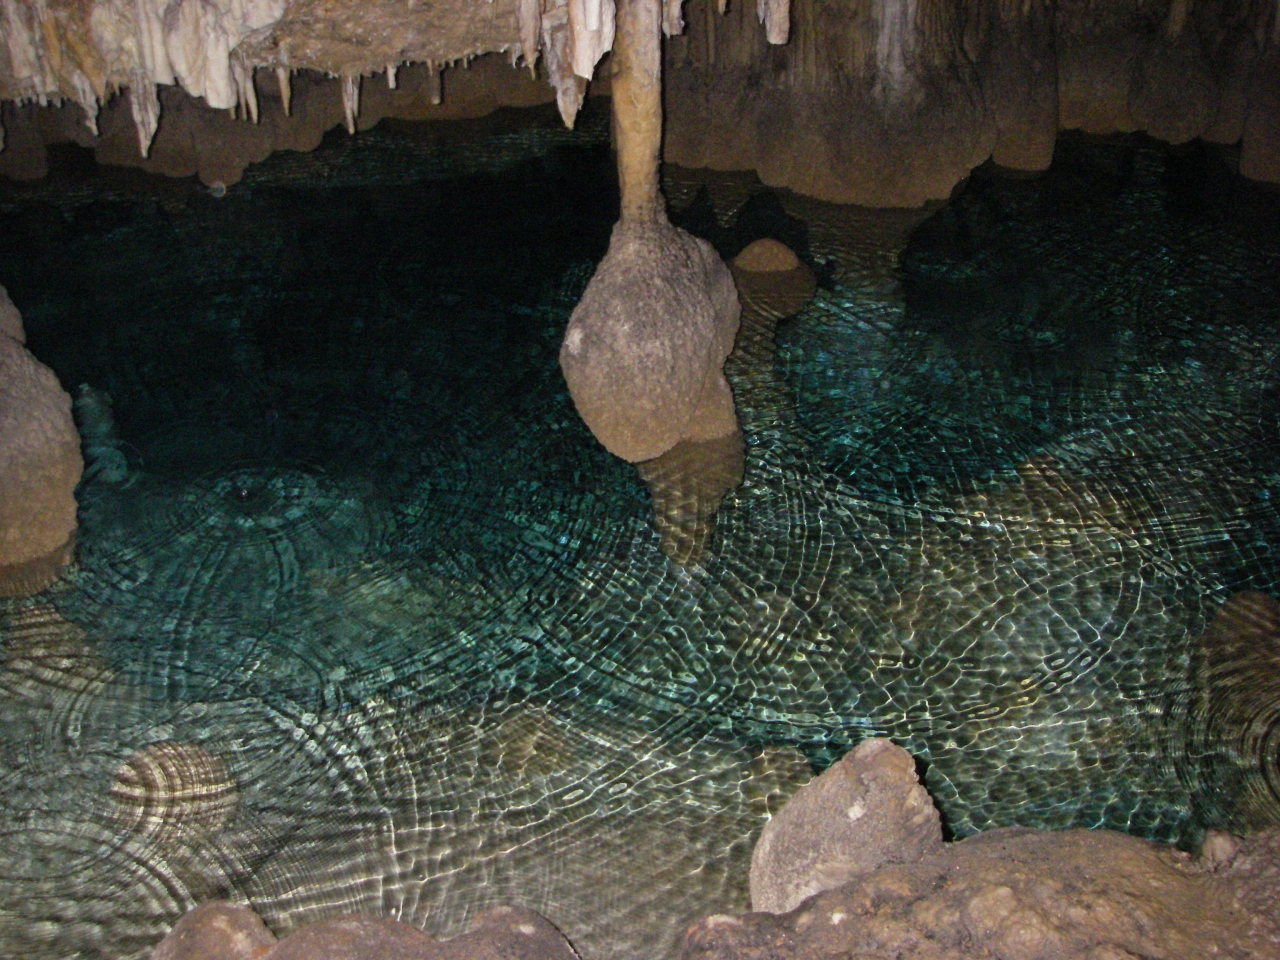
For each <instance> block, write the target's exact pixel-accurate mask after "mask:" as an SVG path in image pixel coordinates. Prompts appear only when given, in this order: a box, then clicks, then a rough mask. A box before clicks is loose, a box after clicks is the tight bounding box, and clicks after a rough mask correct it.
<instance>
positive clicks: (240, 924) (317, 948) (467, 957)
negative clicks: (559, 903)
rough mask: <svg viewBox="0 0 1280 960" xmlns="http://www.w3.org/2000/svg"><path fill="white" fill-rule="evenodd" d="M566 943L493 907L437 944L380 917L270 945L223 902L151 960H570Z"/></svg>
mask: <svg viewBox="0 0 1280 960" xmlns="http://www.w3.org/2000/svg"><path fill="white" fill-rule="evenodd" d="M577 956H578V955H577V954H576V953H575V952H574V950H573V947H571V946H570V945H569V941H567V940H566V939H565V938H564V935H563V934H561V933H560V931H559V930H557V929H556V928H555V927H554V926H552V925H551V924H550V923H549V922H548V921H547V920H545V919H543V918H542V917H540V916H538V914H536V913H533V912H532V911H529V910H521V909H517V908H514V907H497V908H495V909H493V910H487V911H485V912H484V913H482V914H480V916H479V917H477V918H476V922H475V923H474V924H473V925H472V928H471V930H470V932H468V933H465V934H463V935H462V936H460V937H455V938H454V939H452V940H445V941H439V940H435V939H433V938H432V937H429V936H427V935H426V934H425V933H423V932H422V931H420V930H418V929H417V928H415V927H411V926H409V925H408V924H407V923H401V922H400V921H398V920H392V919H390V918H384V917H371V916H360V915H357V914H349V915H347V916H342V917H334V918H333V919H330V920H320V921H317V922H316V923H312V924H308V925H307V926H305V927H302V928H301V929H300V930H296V931H294V932H293V933H291V934H290V935H289V936H287V937H285V938H284V939H283V940H279V941H277V940H276V938H275V937H274V936H273V935H272V934H271V931H269V930H268V929H267V928H266V925H265V924H263V922H262V920H261V919H260V918H259V917H258V915H257V914H256V913H254V912H253V911H252V910H250V909H249V908H248V907H245V906H241V905H240V904H236V903H230V902H227V901H214V902H212V903H205V904H201V905H200V906H198V907H196V908H195V909H194V910H191V911H190V912H189V913H187V914H186V915H184V916H183V917H182V919H180V920H179V921H178V922H177V923H176V924H175V925H174V927H173V929H172V930H170V931H169V933H168V935H167V936H166V937H165V938H164V939H163V940H161V941H160V943H159V945H158V946H157V947H156V948H155V950H154V951H153V952H152V954H151V960H215V958H216V960H577Z"/></svg>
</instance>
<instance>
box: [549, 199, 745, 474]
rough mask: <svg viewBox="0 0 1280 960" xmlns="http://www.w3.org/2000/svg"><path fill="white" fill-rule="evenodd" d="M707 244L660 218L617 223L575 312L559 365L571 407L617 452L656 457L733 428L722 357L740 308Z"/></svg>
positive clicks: (623, 455) (630, 456)
mask: <svg viewBox="0 0 1280 960" xmlns="http://www.w3.org/2000/svg"><path fill="white" fill-rule="evenodd" d="M740 312H741V311H740V308H739V306H738V296H737V293H736V292H735V290H734V286H733V278H732V276H731V275H730V273H729V270H728V269H727V268H726V267H725V265H724V263H723V262H722V261H721V260H720V257H719V256H718V255H717V254H716V252H715V251H714V250H713V249H712V247H711V245H710V244H708V243H706V242H705V241H703V240H699V239H697V238H695V237H693V236H691V235H689V234H687V233H685V232H684V231H683V230H680V229H678V228H676V227H673V226H671V225H670V224H669V223H667V222H666V221H665V220H664V219H655V220H648V221H645V220H635V219H632V220H627V219H624V220H621V221H619V222H618V224H617V225H616V226H615V227H614V230H613V237H612V239H611V241H610V244H609V252H608V253H607V254H606V255H605V258H604V260H602V261H601V263H600V266H599V267H598V268H597V270H596V273H595V276H593V277H592V279H591V283H590V285H589V286H588V287H587V289H586V292H585V293H584V294H583V295H582V300H581V301H580V302H579V304H578V306H577V307H576V308H575V309H574V311H573V315H572V316H571V317H570V319H569V327H568V330H567V331H566V333H565V339H564V344H563V345H562V346H561V348H560V366H561V369H562V370H563V371H564V376H565V380H566V381H567V382H568V384H569V392H570V394H571V395H572V396H573V401H574V404H575V405H576V406H577V408H578V413H579V415H581V417H582V419H583V420H584V421H585V422H586V424H587V426H588V427H590V428H591V432H592V433H594V434H595V435H596V438H597V439H598V440H599V441H600V442H601V443H602V444H604V446H605V447H606V448H607V449H608V450H609V451H610V452H611V453H613V454H615V455H616V456H619V457H621V458H622V459H624V460H628V461H630V462H632V463H637V462H639V461H642V460H651V459H653V458H655V457H658V456H661V455H662V454H664V453H666V452H667V451H668V450H670V449H671V448H672V447H674V446H675V445H676V444H677V443H678V442H680V441H681V440H713V439H717V438H720V437H725V436H728V435H730V434H732V433H734V432H735V431H736V430H737V429H738V421H737V416H736V414H735V412H734V407H733V394H732V392H731V391H730V389H729V384H728V381H726V380H725V378H724V372H723V371H724V361H725V358H726V357H727V356H728V355H729V351H730V350H732V349H733V341H734V337H735V336H736V335H737V332H738V320H739V315H740Z"/></svg>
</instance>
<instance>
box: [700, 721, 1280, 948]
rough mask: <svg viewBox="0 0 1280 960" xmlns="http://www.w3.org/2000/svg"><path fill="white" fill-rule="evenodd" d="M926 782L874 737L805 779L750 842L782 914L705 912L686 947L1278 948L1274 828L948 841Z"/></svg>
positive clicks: (759, 901) (1279, 850)
mask: <svg viewBox="0 0 1280 960" xmlns="http://www.w3.org/2000/svg"><path fill="white" fill-rule="evenodd" d="M923 794H924V791H923V789H922V788H921V787H920V785H919V783H918V782H917V780H916V776H915V770H914V763H913V761H912V759H911V757H910V756H909V755H908V754H907V753H906V752H905V751H903V750H901V749H900V748H898V747H896V746H894V745H892V744H891V743H889V742H888V741H884V740H869V741H865V742H864V743H863V744H862V745H860V746H859V747H858V748H857V749H856V750H855V751H854V752H853V753H851V754H850V755H848V756H846V757H845V758H844V760H842V761H841V762H840V763H838V764H837V765H836V766H835V767H833V768H831V770H828V771H827V773H825V774H823V775H822V776H821V777H819V778H817V779H816V780H814V781H812V782H810V783H809V784H808V785H806V786H804V787H802V788H801V789H800V791H799V792H798V793H797V794H796V795H795V796H794V797H793V798H792V800H791V801H790V802H789V803H788V805H787V806H786V807H784V808H783V810H782V812H781V814H779V816H778V817H777V818H775V820H773V821H771V822H770V824H769V825H768V826H767V827H766V829H765V833H764V835H763V836H762V837H761V840H760V843H759V844H758V845H757V847H756V852H755V856H754V857H753V859H752V875H751V881H752V903H753V906H755V907H756V908H757V910H759V909H760V908H761V906H762V905H763V904H764V903H768V904H769V905H770V906H772V907H775V908H777V909H779V910H786V911H789V912H781V913H764V912H759V913H751V914H747V915H746V916H743V917H730V916H711V917H707V918H705V919H703V920H701V921H700V922H699V923H697V924H695V925H694V926H692V927H690V928H689V930H688V931H687V932H686V934H685V938H684V941H683V943H682V946H681V956H682V957H683V958H685V960H692V958H695V957H697V958H724V960H729V958H733V960H742V958H748V957H749V958H759V960H764V958H766V957H767V958H770V960H782V958H792V957H794V958H812V957H819V956H846V957H857V958H859V960H864V958H865V960H888V958H895V960H911V958H920V960H924V958H929V960H972V958H979V957H983V958H985V957H990V958H999V960H1136V958H1138V957H1161V958H1166V960H1201V958H1203V957H1207V956H1223V957H1240V958H1257V960H1263V958H1274V957H1277V956H1280V948H1278V947H1277V943H1280V909H1278V907H1280V886H1277V880H1278V879H1280V830H1275V829H1272V830H1268V831H1264V832H1262V833H1259V834H1256V835H1254V836H1251V837H1249V838H1247V839H1245V840H1240V839H1239V838H1236V837H1232V836H1230V835H1229V834H1222V833H1210V835H1209V837H1208V838H1207V839H1206V840H1205V843H1204V844H1203V846H1202V849H1201V852H1200V856H1199V857H1198V858H1192V857H1191V856H1190V855H1189V854H1186V853H1184V852H1182V851H1179V850H1176V849H1173V848H1168V847H1162V846H1160V845H1158V844H1154V843H1150V842H1148V841H1145V840H1139V839H1136V838H1134V837H1130V836H1126V835H1124V834H1120V833H1114V832H1111V831H1104V830H1097V831H1090V830H1070V831H1066V832H1062V833H1055V832H1050V831H1036V830H1027V829H1022V828H1009V829H1001V830H992V831H990V832H989V833H985V834H980V835H977V836H974V837H970V838H969V839H967V840H963V841H960V842H958V843H943V842H941V835H940V831H939V824H938V819H937V813H936V811H934V810H933V808H932V806H931V805H930V804H929V801H928V797H927V795H924V796H922V795H923ZM806 841H807V846H806ZM820 891H821V892H820ZM806 894H812V895H809V896H808V897H807V899H803V900H802V902H798V901H797V898H798V897H803V896H805V895H806Z"/></svg>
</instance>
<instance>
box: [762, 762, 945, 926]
mask: <svg viewBox="0 0 1280 960" xmlns="http://www.w3.org/2000/svg"><path fill="white" fill-rule="evenodd" d="M941 844H942V823H941V820H940V819H939V817H938V811H937V810H936V809H935V808H934V806H933V803H932V802H931V801H930V799H929V794H928V793H927V792H926V791H925V789H924V787H922V786H921V785H920V782H919V780H918V778H917V777H916V769H915V761H914V760H912V758H911V755H910V754H909V753H907V752H906V751H905V750H903V749H902V748H901V747H898V746H895V745H894V744H892V743H890V742H889V741H888V740H879V739H873V740H865V741H863V742H862V743H861V744H859V745H858V747H857V748H856V749H855V750H853V751H852V752H851V753H849V754H847V755H846V756H845V757H844V758H843V759H842V760H841V761H840V762H839V763H836V764H834V765H833V766H832V767H831V768H830V769H828V770H827V771H826V772H825V773H823V774H822V775H821V776H820V777H817V778H816V779H814V780H812V781H810V782H809V783H808V784H806V785H805V786H804V787H802V788H801V789H800V791H799V792H798V793H796V795H795V796H794V797H792V799H791V801H790V802H789V803H788V804H787V805H786V806H785V807H783V809H782V811H781V812H780V813H779V814H778V815H777V816H776V817H774V818H773V819H772V820H770V821H769V822H768V823H767V824H766V825H765V828H764V831H763V832H762V833H761V835H760V840H759V841H758V842H757V843H756V847H755V851H754V852H753V853H752V856H751V905H752V907H754V908H755V909H756V910H759V911H767V912H770V913H786V912H787V911H789V910H793V909H795V907H796V906H798V905H799V904H800V903H801V901H803V900H805V899H807V898H808V897H811V896H813V895H814V894H816V893H819V892H820V891H823V890H830V889H832V888H834V887H838V886H841V885H842V884H845V883H848V882H849V881H851V880H853V879H854V878H855V877H859V876H863V875H866V874H869V873H872V872H874V871H876V870H877V869H879V868H880V867H882V866H884V865H885V864H892V863H914V862H916V861H918V860H920V859H921V858H922V857H924V856H926V855H928V854H930V853H933V852H934V851H936V850H937V849H938V848H939V847H940V846H941Z"/></svg>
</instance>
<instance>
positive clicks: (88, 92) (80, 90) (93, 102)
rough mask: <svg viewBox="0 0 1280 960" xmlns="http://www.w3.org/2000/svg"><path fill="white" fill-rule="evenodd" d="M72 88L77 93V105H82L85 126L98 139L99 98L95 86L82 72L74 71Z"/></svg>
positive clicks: (72, 73)
mask: <svg viewBox="0 0 1280 960" xmlns="http://www.w3.org/2000/svg"><path fill="white" fill-rule="evenodd" d="M71 86H72V88H73V89H74V90H75V92H76V95H75V101H76V103H78V104H80V109H81V110H83V111H84V125H85V126H86V127H88V128H89V132H90V133H92V134H93V135H94V136H95V137H96V136H97V135H98V96H97V94H96V93H95V92H94V89H93V84H91V83H90V82H89V78H88V77H86V76H85V75H84V74H83V73H82V72H81V71H79V70H73V71H72V72H71Z"/></svg>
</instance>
